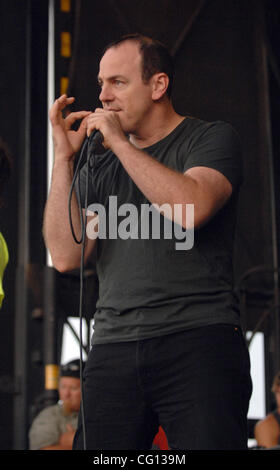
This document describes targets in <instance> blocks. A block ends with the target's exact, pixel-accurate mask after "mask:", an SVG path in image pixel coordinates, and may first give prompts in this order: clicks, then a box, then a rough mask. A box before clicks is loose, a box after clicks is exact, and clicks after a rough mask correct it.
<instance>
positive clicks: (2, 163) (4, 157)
mask: <svg viewBox="0 0 280 470" xmlns="http://www.w3.org/2000/svg"><path fill="white" fill-rule="evenodd" d="M10 175H11V156H10V153H9V150H8V148H7V146H6V144H5V142H4V141H3V140H2V139H1V138H0V208H1V207H2V206H3V205H4V188H5V185H6V183H7V181H8V180H9V178H10ZM8 261H9V251H8V247H7V243H6V240H5V238H4V236H3V234H2V233H1V232H0V308H1V307H2V303H3V299H4V296H5V294H4V289H3V276H4V271H5V269H6V266H7V264H8Z"/></svg>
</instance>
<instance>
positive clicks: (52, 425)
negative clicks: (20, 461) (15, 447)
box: [29, 407, 60, 450]
mask: <svg viewBox="0 0 280 470" xmlns="http://www.w3.org/2000/svg"><path fill="white" fill-rule="evenodd" d="M59 436H60V432H59V423H58V419H57V414H56V413H55V411H54V408H51V407H48V408H45V409H44V410H42V411H41V412H40V413H39V414H38V416H36V418H35V419H34V421H33V423H32V426H31V428H30V431H29V449H30V450H39V449H42V448H43V447H46V446H51V445H54V444H57V442H58V440H59Z"/></svg>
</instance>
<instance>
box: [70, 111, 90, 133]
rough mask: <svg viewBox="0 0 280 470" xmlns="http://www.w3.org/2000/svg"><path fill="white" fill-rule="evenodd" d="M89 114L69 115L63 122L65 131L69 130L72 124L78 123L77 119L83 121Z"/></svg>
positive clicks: (77, 113)
mask: <svg viewBox="0 0 280 470" xmlns="http://www.w3.org/2000/svg"><path fill="white" fill-rule="evenodd" d="M89 114H91V111H76V112H74V113H70V114H69V115H68V116H67V117H66V118H65V120H64V122H65V127H66V129H67V130H69V129H71V126H72V125H73V124H74V122H76V121H78V120H79V119H84V118H85V117H87V116H89Z"/></svg>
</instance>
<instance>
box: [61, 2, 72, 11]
mask: <svg viewBox="0 0 280 470" xmlns="http://www.w3.org/2000/svg"><path fill="white" fill-rule="evenodd" d="M60 10H61V11H65V12H69V11H71V0H60Z"/></svg>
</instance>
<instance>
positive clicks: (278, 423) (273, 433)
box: [254, 372, 280, 449]
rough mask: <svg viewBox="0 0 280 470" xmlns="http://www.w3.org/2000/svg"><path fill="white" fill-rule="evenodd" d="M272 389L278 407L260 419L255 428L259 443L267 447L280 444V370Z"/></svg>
mask: <svg viewBox="0 0 280 470" xmlns="http://www.w3.org/2000/svg"><path fill="white" fill-rule="evenodd" d="M271 391H272V392H273V393H274V396H275V401H276V408H275V410H274V411H272V412H271V413H269V414H268V415H267V416H266V417H265V418H264V419H263V420H261V421H258V422H257V424H256V426H255V430H254V433H255V439H256V441H257V445H258V446H259V447H264V448H266V449H270V448H272V447H276V446H280V372H278V373H277V374H276V375H275V377H274V379H273V383H272V388H271ZM279 448H280V447H279Z"/></svg>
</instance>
